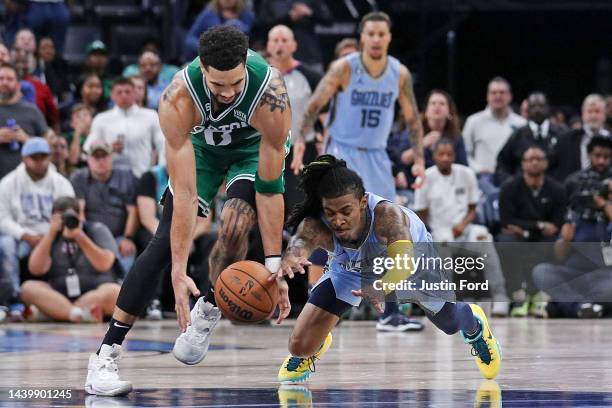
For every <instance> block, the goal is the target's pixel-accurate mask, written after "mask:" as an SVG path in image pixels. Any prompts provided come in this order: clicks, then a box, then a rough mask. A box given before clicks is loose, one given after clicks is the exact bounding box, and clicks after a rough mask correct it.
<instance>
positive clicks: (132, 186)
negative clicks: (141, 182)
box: [125, 170, 138, 205]
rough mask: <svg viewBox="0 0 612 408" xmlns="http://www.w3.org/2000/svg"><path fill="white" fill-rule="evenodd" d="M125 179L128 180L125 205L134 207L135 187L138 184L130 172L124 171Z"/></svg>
mask: <svg viewBox="0 0 612 408" xmlns="http://www.w3.org/2000/svg"><path fill="white" fill-rule="evenodd" d="M126 177H127V178H128V186H129V187H128V193H127V195H126V197H125V198H126V200H125V203H126V204H127V205H136V185H137V182H138V179H136V176H134V173H132V172H131V171H130V170H127V171H126Z"/></svg>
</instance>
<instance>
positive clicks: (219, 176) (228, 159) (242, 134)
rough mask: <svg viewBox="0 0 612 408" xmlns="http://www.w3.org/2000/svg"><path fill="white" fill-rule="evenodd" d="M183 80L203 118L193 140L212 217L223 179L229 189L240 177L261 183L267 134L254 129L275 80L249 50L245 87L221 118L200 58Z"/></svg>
mask: <svg viewBox="0 0 612 408" xmlns="http://www.w3.org/2000/svg"><path fill="white" fill-rule="evenodd" d="M183 77H184V79H185V83H186V84H187V89H188V90H189V94H190V95H191V98H192V99H193V101H194V103H195V105H196V107H197V109H198V111H199V112H200V115H201V116H202V121H201V123H200V124H199V125H197V126H194V128H193V129H192V131H191V141H192V143H193V147H194V153H195V159H196V183H197V189H198V204H199V207H200V210H201V211H200V214H203V215H206V214H207V213H208V209H209V207H210V203H212V201H213V199H214V198H215V196H216V194H217V191H218V190H219V186H220V185H221V184H222V183H223V181H226V184H227V187H229V186H230V185H231V184H232V183H233V182H234V181H236V180H239V179H247V180H252V181H254V180H255V172H256V171H257V166H258V163H259V144H260V142H261V134H260V133H259V131H257V129H255V128H253V127H252V126H251V117H252V116H253V113H254V112H255V110H256V108H257V105H258V104H259V101H260V99H261V97H262V95H263V94H264V92H265V90H266V88H267V87H268V83H269V82H270V79H271V78H272V69H271V68H270V66H269V65H268V63H267V62H266V60H264V59H263V58H262V57H261V56H260V55H259V54H257V53H256V52H254V51H252V50H248V51H247V62H246V77H245V84H244V89H243V91H242V92H241V93H240V95H239V96H238V98H236V100H235V101H234V102H233V103H232V104H231V105H230V106H228V107H227V109H225V110H224V111H222V112H220V113H219V114H217V115H216V116H215V115H214V113H213V111H212V109H213V107H212V100H211V94H210V90H209V89H208V87H207V86H206V81H205V80H204V74H203V73H202V70H201V68H200V59H199V57H196V58H195V59H194V60H193V61H192V62H191V63H190V64H189V65H188V66H187V67H186V68H185V69H184V70H183ZM288 143H289V140H288Z"/></svg>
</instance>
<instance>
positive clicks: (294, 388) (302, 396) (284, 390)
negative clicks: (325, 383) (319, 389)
mask: <svg viewBox="0 0 612 408" xmlns="http://www.w3.org/2000/svg"><path fill="white" fill-rule="evenodd" d="M278 402H279V404H280V406H281V407H282V408H290V407H291V408H293V407H300V408H310V407H312V392H311V391H310V390H309V389H308V388H306V387H303V386H300V385H281V386H280V388H279V389H278Z"/></svg>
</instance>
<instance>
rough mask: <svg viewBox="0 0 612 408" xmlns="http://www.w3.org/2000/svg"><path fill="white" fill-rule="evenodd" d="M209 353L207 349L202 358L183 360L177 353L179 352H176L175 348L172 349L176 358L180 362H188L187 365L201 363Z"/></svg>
mask: <svg viewBox="0 0 612 408" xmlns="http://www.w3.org/2000/svg"><path fill="white" fill-rule="evenodd" d="M207 354H208V350H206V353H204V355H203V356H202V357H201V358H199V359H197V360H192V361H189V360H183V359H182V358H181V357H179V356H178V355H177V354H176V353H175V352H174V349H172V355H173V356H174V358H176V359H177V360H178V361H179V362H181V363H183V364H186V365H196V364H199V363H201V362H202V361H203V360H204V359H205V358H206V355H207Z"/></svg>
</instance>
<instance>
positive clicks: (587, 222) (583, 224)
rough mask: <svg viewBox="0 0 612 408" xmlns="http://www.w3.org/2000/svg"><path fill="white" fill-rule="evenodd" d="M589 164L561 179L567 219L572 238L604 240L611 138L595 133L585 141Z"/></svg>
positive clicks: (611, 155) (611, 148)
mask: <svg viewBox="0 0 612 408" xmlns="http://www.w3.org/2000/svg"><path fill="white" fill-rule="evenodd" d="M587 152H588V155H589V162H590V166H589V167H588V168H586V169H584V170H580V171H578V172H576V173H574V174H572V175H571V176H570V177H569V178H568V179H567V181H566V182H565V191H566V193H567V197H568V201H569V213H568V222H569V223H572V224H575V234H574V237H573V241H574V242H600V241H608V240H609V238H608V237H607V235H608V231H607V227H608V222H609V221H610V220H611V219H610V218H609V217H608V216H607V215H606V206H609V205H610V203H609V202H608V180H611V179H612V168H611V167H610V162H611V158H612V139H610V138H607V137H601V136H596V137H593V139H591V141H590V142H589V144H588V145H587Z"/></svg>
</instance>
